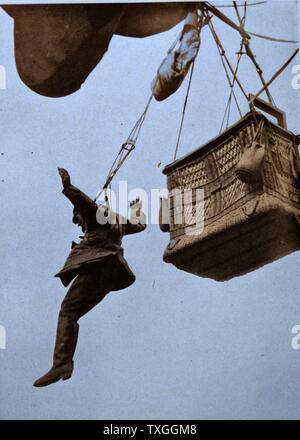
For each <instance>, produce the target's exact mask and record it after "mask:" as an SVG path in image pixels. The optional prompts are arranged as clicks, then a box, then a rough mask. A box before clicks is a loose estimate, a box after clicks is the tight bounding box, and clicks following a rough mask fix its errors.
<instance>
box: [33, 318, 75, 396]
mask: <svg viewBox="0 0 300 440" xmlns="http://www.w3.org/2000/svg"><path fill="white" fill-rule="evenodd" d="M78 330H79V325H78V324H77V322H74V321H73V320H72V319H70V318H67V317H62V316H59V319H58V324H57V333H56V342H55V348H54V354H53V366H52V368H51V369H50V370H49V371H48V373H46V374H45V375H44V376H42V377H40V378H39V379H38V380H36V381H35V382H34V384H33V386H35V387H45V386H47V385H50V384H52V383H54V382H58V381H59V380H60V379H62V380H67V379H70V377H71V376H72V373H73V356H74V352H75V349H76V344H77V338H78Z"/></svg>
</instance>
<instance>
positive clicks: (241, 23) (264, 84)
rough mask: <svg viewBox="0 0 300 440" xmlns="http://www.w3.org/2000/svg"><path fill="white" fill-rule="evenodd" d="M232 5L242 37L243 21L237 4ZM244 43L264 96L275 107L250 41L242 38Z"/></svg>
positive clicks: (243, 30)
mask: <svg viewBox="0 0 300 440" xmlns="http://www.w3.org/2000/svg"><path fill="white" fill-rule="evenodd" d="M233 5H234V9H235V11H236V15H237V18H238V20H239V23H240V29H241V35H243V34H244V32H245V28H244V23H243V21H242V19H241V16H240V12H239V9H238V7H237V3H236V1H234V2H233ZM244 42H245V49H246V54H247V55H248V57H249V58H250V60H251V61H252V62H253V64H254V66H255V68H256V71H257V73H258V76H259V77H260V80H261V82H262V85H263V86H264V87H265V92H266V94H267V97H268V100H269V102H270V104H271V105H274V106H275V102H274V99H273V97H272V95H271V93H270V91H269V89H268V86H267V83H266V81H265V78H264V74H263V70H262V69H261V67H260V65H259V64H258V62H257V61H256V58H255V55H254V53H253V52H252V49H251V47H250V40H249V39H248V38H244Z"/></svg>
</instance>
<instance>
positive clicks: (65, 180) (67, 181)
mask: <svg viewBox="0 0 300 440" xmlns="http://www.w3.org/2000/svg"><path fill="white" fill-rule="evenodd" d="M58 173H59V175H60V177H61V181H62V184H63V187H64V189H67V188H69V186H70V185H71V177H70V175H69V173H68V171H67V170H65V169H64V168H58Z"/></svg>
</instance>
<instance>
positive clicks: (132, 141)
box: [94, 1, 299, 204]
mask: <svg viewBox="0 0 300 440" xmlns="http://www.w3.org/2000/svg"><path fill="white" fill-rule="evenodd" d="M263 3H266V2H263V1H261V2H256V3H249V2H247V1H245V2H244V3H243V4H242V5H241V4H238V3H237V2H236V1H233V4H232V5H224V6H222V5H221V6H218V7H219V8H220V7H227V6H228V7H231V8H234V10H235V13H236V16H237V19H238V24H236V23H235V22H234V21H232V20H231V19H230V18H228V17H227V16H226V15H224V14H223V13H222V12H221V11H219V10H218V9H217V7H216V6H213V5H212V4H210V3H209V2H200V3H198V4H197V6H196V8H195V11H196V12H197V15H198V20H199V35H200V32H201V30H202V28H203V27H204V26H205V25H206V24H207V25H208V27H209V29H210V32H211V35H212V37H213V40H214V42H215V44H216V46H217V49H218V52H219V55H220V59H221V62H222V66H223V68H224V71H225V75H226V79H227V82H228V84H229V88H230V93H229V97H228V101H227V104H226V108H225V113H224V117H223V120H222V125H221V130H220V133H221V132H222V130H223V128H224V125H225V122H226V128H228V126H229V123H230V114H231V107H232V102H233V100H234V102H235V104H236V107H237V110H238V112H239V115H240V117H241V118H242V117H243V114H242V111H241V108H240V105H239V102H238V98H237V95H236V93H235V90H234V88H235V86H236V85H237V86H238V87H239V89H240V91H241V92H242V94H243V96H244V97H245V99H246V100H247V103H248V104H249V106H250V111H254V101H255V99H257V98H258V97H259V96H260V95H261V93H263V92H265V93H266V94H267V97H268V101H269V104H270V105H271V106H273V107H275V102H274V99H273V97H272V95H271V93H270V91H269V86H270V85H271V83H272V82H273V81H274V80H275V79H276V78H277V77H278V76H279V75H280V74H281V73H282V72H283V70H284V69H285V68H286V67H287V66H288V65H289V64H290V62H291V61H292V59H294V57H295V56H296V55H297V53H298V52H299V49H298V50H296V51H295V53H294V54H293V55H292V56H291V57H290V58H289V60H288V61H287V62H286V63H285V64H284V65H283V66H282V67H281V68H280V69H279V70H278V71H277V72H276V74H275V75H273V77H272V78H271V79H270V80H269V81H266V80H265V78H264V74H263V71H262V69H261V67H260V65H259V64H258V62H257V60H256V57H255V55H254V53H253V51H252V49H251V47H250V39H251V35H253V36H255V37H258V38H264V39H267V40H270V41H275V42H283V43H296V41H294V40H282V39H278V38H273V37H267V36H263V35H259V34H255V33H251V32H247V31H246V30H245V23H246V16H247V8H248V7H249V6H255V5H259V4H263ZM239 7H243V9H244V11H243V15H241V13H240V11H239ZM214 16H216V17H217V18H219V19H220V20H221V21H223V22H224V23H225V24H226V25H228V26H230V27H231V28H233V29H235V30H236V31H238V32H239V34H240V36H241V43H240V48H239V51H238V52H237V55H238V57H237V62H236V65H235V67H234V68H233V66H232V64H231V62H230V60H229V58H228V56H227V53H226V50H225V49H224V46H223V44H222V42H221V39H220V38H219V36H218V34H217V32H216V29H215V26H214V24H213V22H212V18H213V17H214ZM182 37H183V30H182V32H181V33H180V34H179V36H178V37H177V38H176V40H175V41H174V42H173V44H172V45H171V47H170V48H169V50H168V54H170V53H172V51H174V49H175V47H176V45H177V43H178V42H179V41H181V39H182ZM198 52H199V51H197V53H196V55H195V56H194V59H193V61H192V62H191V65H190V72H189V80H188V85H187V90H186V94H185V99H184V103H183V108H182V114H181V120H180V124H179V130H178V136H177V142H176V147H175V153H174V160H176V158H177V153H178V149H179V144H180V140H181V135H182V129H183V124H184V120H185V116H186V109H187V104H188V100H189V96H190V92H191V85H192V79H193V74H194V68H195V61H196V59H197V56H198ZM243 55H247V56H248V57H249V59H250V60H251V61H252V63H253V64H254V66H255V69H256V71H257V74H258V75H259V78H260V80H261V83H262V88H261V89H260V90H259V92H258V93H257V94H256V95H249V94H248V93H247V92H246V90H245V88H244V87H243V85H242V83H241V81H240V79H239V76H238V72H239V67H240V63H241V60H242V57H243ZM163 62H164V61H163ZM163 62H162V63H161V65H162V64H163ZM153 96H154V95H153V92H152V93H151V96H150V98H149V100H148V102H147V104H146V107H145V109H144V111H143V113H142V114H141V115H140V117H139V118H138V120H137V122H136V123H135V125H134V126H133V128H132V130H131V132H130V134H129V136H128V137H127V140H126V142H125V143H124V144H123V145H122V146H121V148H120V150H119V152H118V154H117V156H116V158H115V159H114V161H113V163H112V166H111V168H110V170H109V172H108V175H107V177H106V180H105V182H104V185H103V186H102V188H101V189H100V190H99V191H98V193H97V195H96V197H95V199H94V200H95V201H97V200H98V199H99V198H100V196H101V195H102V194H103V193H104V194H105V202H106V203H108V204H109V200H108V195H107V194H108V190H109V189H110V187H111V183H112V180H113V178H114V177H115V175H116V174H117V172H118V171H119V169H120V168H121V166H122V165H123V164H124V162H125V161H126V159H127V158H128V157H129V155H130V154H131V153H132V151H133V150H134V149H135V147H136V142H137V140H138V137H139V135H140V132H141V129H142V126H143V123H144V121H145V118H146V115H147V112H148V110H149V107H150V104H151V101H152V98H153Z"/></svg>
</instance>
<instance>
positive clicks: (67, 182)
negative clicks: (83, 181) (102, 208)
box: [58, 168, 97, 221]
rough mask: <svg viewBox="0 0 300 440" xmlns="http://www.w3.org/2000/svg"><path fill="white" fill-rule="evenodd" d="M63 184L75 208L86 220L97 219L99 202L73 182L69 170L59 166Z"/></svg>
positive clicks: (65, 193) (64, 190) (64, 191)
mask: <svg viewBox="0 0 300 440" xmlns="http://www.w3.org/2000/svg"><path fill="white" fill-rule="evenodd" d="M58 173H59V175H60V177H61V181H62V185H63V194H64V195H65V196H66V197H67V198H68V199H69V200H70V202H71V203H72V204H73V205H74V208H75V209H76V211H77V212H78V214H79V215H81V216H82V218H83V219H84V220H85V221H88V220H90V219H93V220H96V211H97V204H96V203H95V202H94V201H93V200H92V199H91V198H90V197H89V196H87V195H86V194H84V193H83V192H82V191H80V189H78V188H76V187H75V186H74V185H72V184H71V178H70V175H69V173H68V171H67V170H65V169H64V168H58Z"/></svg>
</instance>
